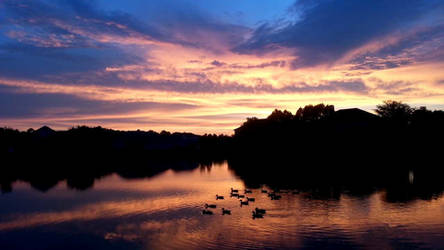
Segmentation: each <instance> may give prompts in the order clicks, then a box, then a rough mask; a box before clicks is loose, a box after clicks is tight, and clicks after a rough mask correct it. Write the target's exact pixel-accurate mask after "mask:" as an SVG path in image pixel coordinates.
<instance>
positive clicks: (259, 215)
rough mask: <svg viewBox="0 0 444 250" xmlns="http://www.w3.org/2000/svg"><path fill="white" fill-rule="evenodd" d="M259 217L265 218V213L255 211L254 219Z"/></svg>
mask: <svg viewBox="0 0 444 250" xmlns="http://www.w3.org/2000/svg"><path fill="white" fill-rule="evenodd" d="M257 218H264V215H263V214H261V213H256V212H255V211H253V219H257Z"/></svg>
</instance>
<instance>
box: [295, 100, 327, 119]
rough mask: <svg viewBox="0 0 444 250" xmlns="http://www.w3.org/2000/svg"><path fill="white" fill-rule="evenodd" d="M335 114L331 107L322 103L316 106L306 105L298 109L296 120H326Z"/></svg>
mask: <svg viewBox="0 0 444 250" xmlns="http://www.w3.org/2000/svg"><path fill="white" fill-rule="evenodd" d="M334 112H335V107H334V106H333V105H324V104H323V103H321V104H318V105H315V106H313V105H306V106H305V107H304V108H299V109H298V111H297V112H296V115H295V117H296V119H298V120H305V121H313V120H320V119H322V118H327V117H329V116H331V115H332V114H333V113H334Z"/></svg>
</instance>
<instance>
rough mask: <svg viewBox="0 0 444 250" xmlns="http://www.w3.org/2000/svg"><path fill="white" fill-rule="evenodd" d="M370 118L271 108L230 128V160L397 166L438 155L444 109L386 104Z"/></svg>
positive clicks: (348, 112) (356, 112)
mask: <svg viewBox="0 0 444 250" xmlns="http://www.w3.org/2000/svg"><path fill="white" fill-rule="evenodd" d="M375 112H376V114H372V113H369V112H366V111H364V110H360V109H356V108H355V109H342V110H338V111H335V109H334V106H332V105H324V104H318V105H315V106H313V105H308V106H305V107H304V108H299V109H298V110H297V112H296V113H295V114H292V113H291V112H289V111H287V110H284V111H281V110H275V111H273V113H272V114H271V115H269V116H268V117H267V118H265V119H258V118H248V119H247V121H246V122H244V123H243V124H242V126H240V127H239V128H237V129H235V134H234V137H233V139H234V141H233V145H234V146H235V148H236V149H235V152H236V153H235V154H234V155H233V158H236V159H241V160H242V159H243V158H249V159H250V160H251V159H254V158H260V160H259V161H261V162H264V161H265V160H270V161H271V162H276V161H279V160H284V161H285V162H287V163H288V162H291V163H298V164H310V165H316V164H343V165H360V166H361V165H369V164H373V165H383V164H384V165H385V164H388V163H391V164H395V165H399V164H405V163H409V164H412V163H413V162H416V163H423V162H428V161H431V159H435V158H437V157H438V154H439V152H440V151H441V150H442V146H441V145H442V141H443V139H444V130H443V128H444V111H441V110H439V111H431V110H428V109H427V108H426V107H420V108H411V107H410V106H409V105H407V104H404V103H402V102H396V101H385V102H384V103H383V104H381V105H378V106H377V109H376V110H375Z"/></svg>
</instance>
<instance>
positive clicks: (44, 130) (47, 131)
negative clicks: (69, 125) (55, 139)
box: [34, 126, 56, 136]
mask: <svg viewBox="0 0 444 250" xmlns="http://www.w3.org/2000/svg"><path fill="white" fill-rule="evenodd" d="M34 133H35V134H36V135H38V136H49V135H53V134H55V133H56V132H55V131H54V130H53V129H52V128H50V127H48V126H43V127H41V128H39V129H37V130H36V131H35V132H34Z"/></svg>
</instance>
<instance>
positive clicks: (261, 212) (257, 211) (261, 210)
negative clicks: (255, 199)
mask: <svg viewBox="0 0 444 250" xmlns="http://www.w3.org/2000/svg"><path fill="white" fill-rule="evenodd" d="M254 211H255V212H256V213H257V214H265V213H266V212H267V211H266V210H265V209H260V208H255V209H254Z"/></svg>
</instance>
